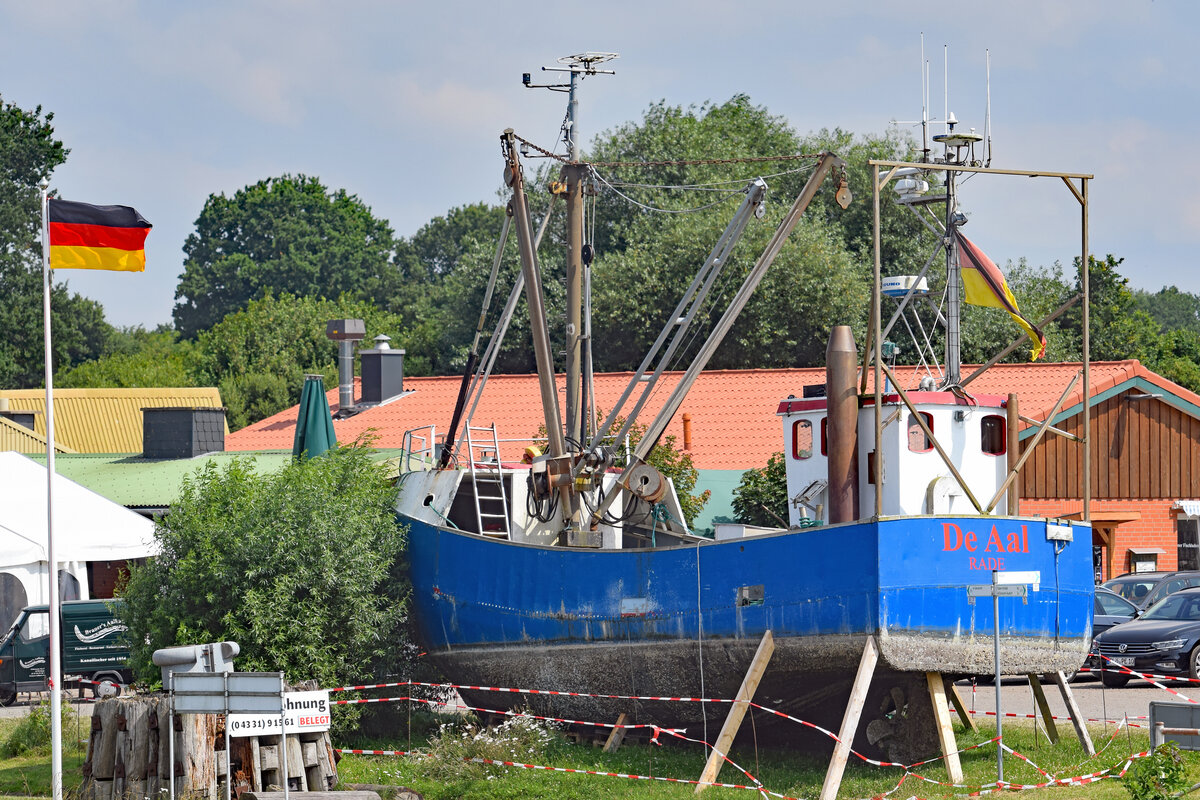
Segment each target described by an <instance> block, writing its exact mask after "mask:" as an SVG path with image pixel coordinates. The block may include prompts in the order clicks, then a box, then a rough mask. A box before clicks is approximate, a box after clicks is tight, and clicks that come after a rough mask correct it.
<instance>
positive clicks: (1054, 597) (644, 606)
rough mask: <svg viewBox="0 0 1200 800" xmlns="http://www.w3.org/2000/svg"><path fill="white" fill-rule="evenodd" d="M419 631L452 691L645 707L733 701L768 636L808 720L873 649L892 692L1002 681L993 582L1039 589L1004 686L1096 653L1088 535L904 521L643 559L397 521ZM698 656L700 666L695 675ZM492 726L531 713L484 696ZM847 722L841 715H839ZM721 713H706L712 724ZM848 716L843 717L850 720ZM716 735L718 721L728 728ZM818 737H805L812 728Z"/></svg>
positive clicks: (769, 698) (1035, 525)
mask: <svg viewBox="0 0 1200 800" xmlns="http://www.w3.org/2000/svg"><path fill="white" fill-rule="evenodd" d="M400 521H401V522H403V523H405V524H407V525H408V526H409V554H410V559H411V566H412V578H413V590H414V592H413V613H414V616H415V620H416V623H417V627H418V631H419V635H420V636H421V638H422V640H423V644H424V646H425V647H426V649H427V651H428V652H429V655H430V657H432V658H433V659H434V660H435V662H436V663H438V664H439V666H441V668H442V669H443V670H444V671H445V672H446V673H447V674H448V675H449V677H450V678H451V680H453V681H455V682H457V683H465V684H479V685H489V686H502V687H509V688H537V689H557V690H568V691H579V692H589V693H597V694H621V695H640V696H646V695H649V696H693V697H697V696H708V697H731V696H733V695H734V694H735V693H736V691H737V689H738V686H739V685H740V683H741V680H742V678H743V676H744V675H745V672H746V669H747V667H748V665H749V663H750V660H751V658H752V657H753V655H754V652H755V650H756V648H757V647H758V644H759V641H760V640H761V638H762V636H763V634H764V633H765V631H767V630H770V631H771V632H772V635H773V637H774V640H775V654H774V655H773V657H772V659H771V662H770V665H769V667H768V669H767V672H766V674H765V675H764V676H763V679H762V683H761V684H760V689H759V694H758V700H759V702H762V703H763V704H766V705H777V706H779V707H781V708H784V709H787V710H790V711H792V712H800V713H805V712H806V710H807V711H808V712H811V710H812V709H813V708H815V707H817V706H822V705H828V701H829V700H830V699H831V697H833V696H836V695H839V694H841V693H843V692H848V690H849V685H850V682H851V681H852V680H853V677H854V672H855V669H856V666H857V664H858V661H859V658H860V656H861V654H862V650H863V646H864V643H865V641H866V638H867V637H868V636H874V637H875V639H876V642H877V643H878V646H879V653H880V667H879V670H880V672H879V673H877V679H876V682H877V683H880V684H881V685H883V684H885V683H886V682H887V680H888V679H883V680H880V678H879V675H881V674H889V673H890V674H892V675H901V674H905V673H908V674H910V675H911V674H916V675H918V676H919V677H920V679H921V680H922V681H923V680H924V676H923V675H920V673H924V672H941V673H943V674H950V675H953V674H973V673H991V672H992V670H993V624H994V619H993V613H992V601H991V598H982V599H980V600H979V602H977V603H975V604H970V603H969V602H968V598H967V591H966V586H968V585H971V584H986V583H990V582H991V580H992V570H997V569H998V570H1002V571H1014V570H1019V571H1026V570H1028V571H1034V570H1036V571H1038V572H1040V574H1041V584H1040V587H1039V590H1038V591H1037V592H1031V593H1030V594H1029V598H1028V603H1023V602H1022V601H1021V599H1020V598H1011V597H1005V598H1001V599H1000V624H1001V634H1002V638H1001V640H1002V661H1003V664H1004V668H1005V671H1006V672H1014V673H1024V672H1047V671H1054V670H1071V669H1076V668H1078V667H1079V665H1080V664H1082V663H1083V660H1084V658H1085V656H1086V654H1087V650H1088V646H1089V643H1090V633H1091V617H1092V602H1093V601H1092V597H1093V572H1092V555H1091V530H1090V528H1088V527H1087V526H1083V525H1076V526H1073V528H1072V534H1073V536H1072V541H1069V542H1063V541H1052V540H1048V539H1047V535H1046V527H1047V526H1046V522H1045V520H1043V519H1040V518H1012V517H904V518H884V519H881V520H879V521H867V522H858V523H851V524H844V525H835V526H826V527H819V528H810V529H804V530H798V531H784V532H780V533H774V534H766V535H761V536H752V537H746V538H740V539H733V540H726V541H704V542H701V543H698V544H695V545H685V546H679V547H672V548H658V549H640V550H585V549H576V548H564V547H549V546H537V545H527V544H520V543H513V542H509V541H504V540H494V539H488V538H485V537H481V536H477V535H472V534H467V533H462V532H457V531H453V530H449V529H446V528H442V527H438V526H435V525H431V524H429V523H427V522H423V521H420V520H416V519H411V518H407V517H405V516H404V515H401V516H400ZM701 656H702V658H701ZM471 700H472V701H473V702H474V703H476V704H478V705H480V706H483V707H485V708H507V707H510V706H512V705H514V704H525V703H528V702H529V700H530V698H529V697H528V696H526V695H508V694H495V693H484V694H480V693H475V694H473V695H472V696H471ZM536 700H537V702H536V703H535V704H534V705H535V707H537V708H538V710H539V711H540V712H542V713H551V714H559V715H562V716H568V715H570V714H575V715H576V717H575V718H595V719H602V720H611V718H612V717H611V716H599V717H580V716H579V715H582V714H599V715H610V714H612V713H613V712H614V710H617V709H622V710H627V709H628V708H629V706H630V704H629V703H624V704H623V705H622V703H620V702H609V701H602V700H580V699H573V700H569V701H562V700H544V699H542V698H536ZM698 705H699V704H692V705H690V706H689V705H686V704H685V705H683V706H680V705H679V704H665V703H655V702H640V703H637V704H636V706H637V709H636V710H637V711H638V712H639V713H640V715H641V716H642V718H643V719H644V720H653V721H655V722H659V723H672V722H685V723H686V722H690V721H696V720H698V719H700V718H701V717H703V716H704V709H703V707H700V708H697V706H698ZM835 705H836V703H835ZM709 713H711V712H709ZM839 714H840V708H839ZM718 716H719V717H723V716H724V714H723V712H721V713H719V714H718ZM808 718H812V715H811V713H809V715H808Z"/></svg>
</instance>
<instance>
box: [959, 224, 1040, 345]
mask: <svg viewBox="0 0 1200 800" xmlns="http://www.w3.org/2000/svg"><path fill="white" fill-rule="evenodd" d="M954 236H955V239H956V240H957V241H958V254H959V262H960V266H961V267H962V282H963V299H964V300H965V301H966V302H968V303H970V304H971V305H973V306H987V307H989V308H1002V309H1004V310H1005V311H1007V312H1008V313H1009V316H1011V317H1012V318H1013V320H1015V321H1016V323H1017V324H1018V325H1020V326H1021V328H1022V329H1023V330H1024V331H1025V333H1026V334H1027V335H1028V336H1029V341H1031V342H1033V357H1032V358H1030V359H1029V360H1030V361H1037V360H1038V359H1039V358H1041V357H1042V354H1043V353H1045V352H1046V336H1045V334H1043V333H1042V332H1041V330H1039V329H1038V328H1037V326H1035V325H1034V324H1033V323H1032V322H1030V321H1029V320H1028V319H1026V318H1025V315H1024V314H1022V313H1021V309H1019V308H1017V299H1016V298H1015V297H1013V293H1012V292H1011V291H1009V288H1008V281H1006V280H1004V273H1003V272H1001V271H1000V268H999V267H997V266H996V264H995V262H993V261H992V260H991V259H990V258H988V257H987V255H986V254H985V253H984V252H983V251H982V250H980V249H979V248H978V247H976V246H975V243H974V242H972V241H971V240H970V239H968V238H967V237H965V236H963V235H962V234H961V233H959V232H958V231H957V230H956V231H955V232H954Z"/></svg>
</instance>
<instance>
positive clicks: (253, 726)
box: [225, 691, 329, 736]
mask: <svg viewBox="0 0 1200 800" xmlns="http://www.w3.org/2000/svg"><path fill="white" fill-rule="evenodd" d="M283 712H284V713H283V714H282V715H280V714H230V715H229V718H228V719H227V720H226V723H225V726H226V729H227V730H228V731H229V735H230V736H270V735H271V734H276V735H278V734H279V730H280V727H282V726H284V724H285V723H286V727H285V728H284V730H285V732H286V733H305V732H308V731H327V730H329V692H324V691H320V692H286V693H285V694H284V695H283Z"/></svg>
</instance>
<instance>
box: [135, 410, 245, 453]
mask: <svg viewBox="0 0 1200 800" xmlns="http://www.w3.org/2000/svg"><path fill="white" fill-rule="evenodd" d="M224 451H225V409H224V408H173V407H166V408H143V409H142V457H143V458H193V457H195V456H202V455H204V454H205V453H222V452H224Z"/></svg>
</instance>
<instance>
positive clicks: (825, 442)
mask: <svg viewBox="0 0 1200 800" xmlns="http://www.w3.org/2000/svg"><path fill="white" fill-rule="evenodd" d="M821 455H823V456H827V455H829V417H821Z"/></svg>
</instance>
